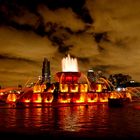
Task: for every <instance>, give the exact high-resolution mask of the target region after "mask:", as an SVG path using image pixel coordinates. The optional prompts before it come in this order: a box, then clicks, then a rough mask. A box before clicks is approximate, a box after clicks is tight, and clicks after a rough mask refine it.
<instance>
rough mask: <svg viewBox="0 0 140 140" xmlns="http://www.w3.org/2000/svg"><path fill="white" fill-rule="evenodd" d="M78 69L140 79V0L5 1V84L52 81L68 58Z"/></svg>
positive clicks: (1, 18) (1, 68)
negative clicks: (44, 71)
mask: <svg viewBox="0 0 140 140" xmlns="http://www.w3.org/2000/svg"><path fill="white" fill-rule="evenodd" d="M68 53H69V54H70V55H71V56H72V57H76V58H77V60H78V65H79V71H81V72H83V73H85V74H86V72H87V70H88V69H90V68H93V69H94V70H101V71H103V72H104V73H106V74H116V73H123V74H128V75H130V76H132V78H133V79H134V80H136V81H140V62H139V61H140V1H139V0H0V85H2V86H11V85H12V86H13V85H18V84H25V83H26V81H28V80H29V79H31V80H33V79H34V78H37V77H38V76H39V75H41V68H42V61H43V59H44V57H46V58H48V59H49V61H50V62H51V74H52V80H53V77H54V75H55V73H56V72H58V71H61V60H62V58H63V57H65V56H66V55H67V54H68Z"/></svg>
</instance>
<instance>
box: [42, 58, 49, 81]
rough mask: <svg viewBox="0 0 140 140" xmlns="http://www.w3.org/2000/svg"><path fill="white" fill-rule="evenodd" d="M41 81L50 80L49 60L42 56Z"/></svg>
mask: <svg viewBox="0 0 140 140" xmlns="http://www.w3.org/2000/svg"><path fill="white" fill-rule="evenodd" d="M42 82H46V83H50V82H51V72H50V61H48V59H47V58H44V61H43V66H42Z"/></svg>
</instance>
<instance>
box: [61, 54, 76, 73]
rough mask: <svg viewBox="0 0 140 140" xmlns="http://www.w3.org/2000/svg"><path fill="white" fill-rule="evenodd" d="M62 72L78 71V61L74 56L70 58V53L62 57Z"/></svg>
mask: <svg viewBox="0 0 140 140" xmlns="http://www.w3.org/2000/svg"><path fill="white" fill-rule="evenodd" d="M62 71H63V72H78V63H77V59H76V58H71V57H70V55H69V54H68V56H67V57H66V58H63V59H62Z"/></svg>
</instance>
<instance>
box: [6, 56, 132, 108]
mask: <svg viewBox="0 0 140 140" xmlns="http://www.w3.org/2000/svg"><path fill="white" fill-rule="evenodd" d="M49 68H50V63H49V62H48V61H47V59H45V60H44V61H43V69H42V79H41V78H39V79H38V80H37V82H35V84H34V85H33V86H31V87H26V88H23V90H22V92H21V93H20V94H18V96H17V94H13V93H10V94H9V95H7V99H6V102H7V103H9V104H12V105H13V103H15V104H16V105H18V104H24V105H25V106H26V107H27V106H30V105H31V106H34V105H35V106H38V105H39V106H40V107H42V106H48V105H49V106H51V105H54V104H61V105H62V104H63V105H64V104H85V105H87V104H92V103H103V102H106V103H107V102H108V101H109V100H112V99H120V98H128V99H131V95H130V94H129V93H128V92H126V91H121V92H117V91H115V90H114V89H113V91H112V88H111V86H112V85H111V83H110V82H109V81H108V80H107V79H104V78H98V79H97V80H96V81H94V82H91V81H89V80H88V78H87V76H85V74H84V73H82V72H79V70H78V62H77V59H76V58H71V57H70V55H69V54H68V56H67V57H65V58H63V59H62V71H61V72H57V73H56V75H55V76H56V82H55V83H50V69H49Z"/></svg>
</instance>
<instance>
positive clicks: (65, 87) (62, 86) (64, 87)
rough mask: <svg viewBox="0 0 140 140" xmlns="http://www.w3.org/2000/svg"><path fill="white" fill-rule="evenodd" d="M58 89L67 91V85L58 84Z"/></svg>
mask: <svg viewBox="0 0 140 140" xmlns="http://www.w3.org/2000/svg"><path fill="white" fill-rule="evenodd" d="M60 91H61V92H68V85H67V84H60Z"/></svg>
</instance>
